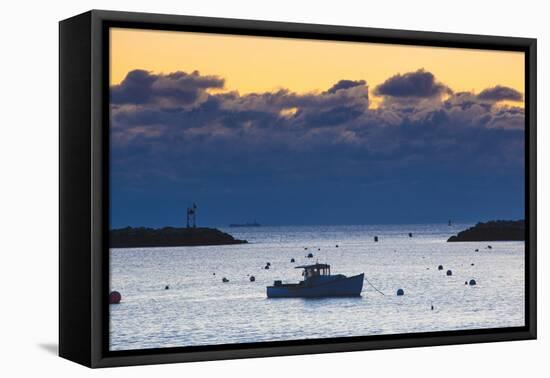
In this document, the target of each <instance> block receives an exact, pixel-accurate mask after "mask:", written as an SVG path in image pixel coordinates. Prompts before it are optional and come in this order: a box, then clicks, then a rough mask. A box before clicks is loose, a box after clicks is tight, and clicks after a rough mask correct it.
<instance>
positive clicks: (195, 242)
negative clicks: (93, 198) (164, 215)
mask: <svg viewBox="0 0 550 378" xmlns="http://www.w3.org/2000/svg"><path fill="white" fill-rule="evenodd" d="M245 243H248V242H247V241H246V240H239V239H235V238H234V237H233V236H231V235H229V234H228V233H225V232H222V231H220V230H218V229H215V228H206V227H197V228H176V227H164V228H158V229H155V228H146V227H126V228H120V229H115V230H111V231H110V232H109V246H110V248H140V247H141V248H145V247H189V246H203V245H231V244H245Z"/></svg>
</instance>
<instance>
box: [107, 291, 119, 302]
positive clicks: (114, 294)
mask: <svg viewBox="0 0 550 378" xmlns="http://www.w3.org/2000/svg"><path fill="white" fill-rule="evenodd" d="M121 299H122V295H120V293H119V292H118V291H111V293H110V294H109V304H119V303H120V301H121Z"/></svg>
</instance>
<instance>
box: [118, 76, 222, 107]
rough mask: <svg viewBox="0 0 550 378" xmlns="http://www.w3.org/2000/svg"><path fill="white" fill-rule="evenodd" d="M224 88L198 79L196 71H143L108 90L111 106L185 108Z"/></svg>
mask: <svg viewBox="0 0 550 378" xmlns="http://www.w3.org/2000/svg"><path fill="white" fill-rule="evenodd" d="M223 86H224V80H223V79H221V78H219V77H216V76H201V75H200V73H199V72H198V71H194V72H192V73H190V74H188V73H185V72H173V73H170V74H168V75H155V74H152V73H150V72H148V71H144V70H133V71H130V72H129V73H128V74H127V75H126V77H125V78H124V80H123V81H122V82H121V83H120V84H118V85H114V86H113V87H111V103H112V104H119V105H120V104H133V105H144V104H150V105H155V106H159V107H173V106H176V107H177V106H182V107H184V106H189V105H192V104H195V103H196V102H198V101H199V100H201V99H203V100H204V99H206V97H207V95H206V92H205V91H206V90H207V89H209V88H216V89H220V88H223Z"/></svg>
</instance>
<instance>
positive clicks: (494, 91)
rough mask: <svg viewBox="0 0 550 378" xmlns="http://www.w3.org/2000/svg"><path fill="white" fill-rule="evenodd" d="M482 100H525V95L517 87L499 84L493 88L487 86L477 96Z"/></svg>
mask: <svg viewBox="0 0 550 378" xmlns="http://www.w3.org/2000/svg"><path fill="white" fill-rule="evenodd" d="M477 97H478V98H479V99H480V100H487V101H503V100H510V101H523V95H522V94H521V93H520V92H518V91H516V90H515V89H512V88H508V87H503V86H500V85H497V86H495V87H493V88H487V89H485V90H483V91H481V93H479V95H478V96H477Z"/></svg>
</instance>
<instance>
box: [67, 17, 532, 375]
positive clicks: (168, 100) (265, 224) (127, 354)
mask: <svg viewBox="0 0 550 378" xmlns="http://www.w3.org/2000/svg"><path fill="white" fill-rule="evenodd" d="M59 58H60V60H59V61H60V63H59V70H60V71H59V74H60V75H59V77H60V84H59V85H60V109H59V114H60V194H59V200H60V247H59V254H60V255H59V263H60V269H59V303H60V307H59V322H60V324H59V353H60V355H61V356H62V357H64V358H67V359H70V360H73V361H75V362H78V363H80V364H83V365H86V366H90V367H108V366H118V365H136V364H155V363H167V362H184V361H199V360H215V359H230V358H244V357H264V356H276V355H292V354H306V353H325V352H344V351H353V350H367V349H381V348H403V347H415V346H430V345H446V344H457V343H477V342H491V341H505V340H525V339H533V338H536V192H535V191H536V177H535V172H536V162H535V156H536V153H535V148H536V129H535V125H536V40H535V39H528V38H515V37H495V36H483V35H464V34H447V33H433V32H416V31H403V30H384V29H371V28H356V27H343V26H327V25H309V24H294V23H280V22H264V21H248V20H232V19H219V18H203V17H187V16H173V15H159V14H143V13H125V12H111V11H95V10H94V11H90V12H87V13H84V14H82V15H79V16H75V17H73V18H70V19H67V20H64V21H61V22H60V57H59Z"/></svg>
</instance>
